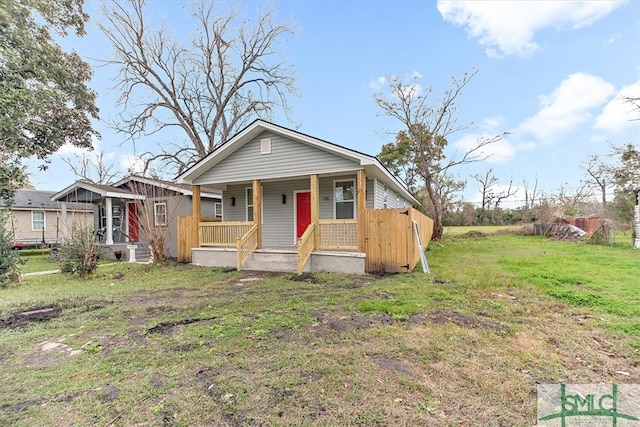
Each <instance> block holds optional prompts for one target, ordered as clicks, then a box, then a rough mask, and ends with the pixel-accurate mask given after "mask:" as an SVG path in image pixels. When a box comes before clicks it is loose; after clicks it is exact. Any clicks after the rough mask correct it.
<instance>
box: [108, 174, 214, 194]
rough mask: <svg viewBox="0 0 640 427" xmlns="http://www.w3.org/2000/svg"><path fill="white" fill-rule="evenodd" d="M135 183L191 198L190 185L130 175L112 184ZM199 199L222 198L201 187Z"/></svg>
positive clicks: (119, 185) (211, 190)
mask: <svg viewBox="0 0 640 427" xmlns="http://www.w3.org/2000/svg"><path fill="white" fill-rule="evenodd" d="M131 181H135V182H140V183H142V184H146V185H155V186H157V187H160V188H163V189H165V190H171V191H175V192H176V193H181V194H182V195H184V196H191V195H192V194H193V191H192V188H191V185H190V184H178V183H175V182H172V181H166V180H163V179H158V178H147V177H144V176H139V175H130V176H128V177H126V178H123V179H121V180H120V181H118V182H116V183H115V184H113V186H114V187H121V186H123V185H126V184H127V183H129V182H131ZM200 197H208V198H211V199H220V198H222V192H221V191H220V190H217V189H215V188H211V187H204V186H203V187H201V189H200Z"/></svg>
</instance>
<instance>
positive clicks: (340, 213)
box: [334, 179, 356, 219]
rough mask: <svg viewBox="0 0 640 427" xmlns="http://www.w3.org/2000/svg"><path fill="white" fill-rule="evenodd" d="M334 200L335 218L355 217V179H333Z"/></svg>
mask: <svg viewBox="0 0 640 427" xmlns="http://www.w3.org/2000/svg"><path fill="white" fill-rule="evenodd" d="M334 189H335V192H334V201H335V218H336V219H353V218H355V217H356V195H355V180H353V179H350V180H345V181H334Z"/></svg>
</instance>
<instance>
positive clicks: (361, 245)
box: [356, 169, 367, 252]
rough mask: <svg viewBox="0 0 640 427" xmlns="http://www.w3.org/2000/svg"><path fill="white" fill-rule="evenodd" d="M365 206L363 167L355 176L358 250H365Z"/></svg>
mask: <svg viewBox="0 0 640 427" xmlns="http://www.w3.org/2000/svg"><path fill="white" fill-rule="evenodd" d="M366 207H367V174H366V173H365V171H364V169H360V170H358V174H357V176H356V208H357V214H358V228H357V230H358V252H365V237H366V236H365V235H364V232H365V222H364V219H365V218H364V211H365V209H366Z"/></svg>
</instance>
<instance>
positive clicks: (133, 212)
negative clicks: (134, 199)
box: [127, 203, 140, 242]
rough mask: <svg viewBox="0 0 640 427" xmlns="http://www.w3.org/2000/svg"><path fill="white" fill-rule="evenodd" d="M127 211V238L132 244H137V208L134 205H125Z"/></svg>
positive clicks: (138, 236)
mask: <svg viewBox="0 0 640 427" xmlns="http://www.w3.org/2000/svg"><path fill="white" fill-rule="evenodd" d="M127 209H128V210H129V237H130V238H131V240H132V241H133V242H137V241H138V239H139V238H140V235H139V234H138V206H137V205H136V204H135V203H129V204H128V205H127Z"/></svg>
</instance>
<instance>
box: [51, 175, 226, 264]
mask: <svg viewBox="0 0 640 427" xmlns="http://www.w3.org/2000/svg"><path fill="white" fill-rule="evenodd" d="M199 197H200V198H201V200H202V202H201V204H200V208H201V212H200V215H201V216H202V217H207V218H209V219H210V220H212V221H213V220H218V221H219V220H221V218H222V200H221V194H220V192H219V191H218V190H215V189H210V188H205V190H204V191H202V192H201V193H200V196H199ZM191 198H192V193H191V186H188V185H179V184H176V183H174V182H170V181H164V180H160V179H151V178H145V177H140V176H129V177H127V178H124V179H123V180H121V181H119V182H116V183H115V184H112V185H105V184H95V183H92V182H86V181H76V182H75V183H73V184H72V185H70V186H69V187H67V188H65V189H64V190H62V191H59V192H58V193H56V194H54V195H52V196H51V200H54V201H56V202H57V203H59V204H60V205H61V206H62V215H63V216H64V215H65V210H66V209H65V205H66V204H68V203H70V202H82V203H89V204H90V205H92V206H93V227H94V228H95V230H96V241H97V243H99V244H100V245H101V246H102V247H103V248H104V250H103V251H102V253H103V256H105V257H107V258H113V257H114V252H115V251H122V253H123V255H124V258H125V259H127V257H128V256H129V253H130V252H129V251H128V246H131V245H137V246H139V247H140V248H139V250H138V251H137V254H138V256H137V258H138V260H140V258H141V256H140V255H141V254H142V257H143V258H144V256H145V255H148V253H149V251H148V249H147V248H146V245H147V243H148V242H149V233H148V230H149V229H151V228H160V229H162V230H164V231H163V234H164V235H165V236H166V240H165V253H166V254H167V255H168V256H169V257H170V258H175V257H176V256H177V225H176V219H177V217H179V216H181V215H191V207H192V202H191ZM63 223H66V221H63ZM62 233H63V234H64V235H69V233H70V230H69V229H68V228H64V229H63V231H62Z"/></svg>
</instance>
